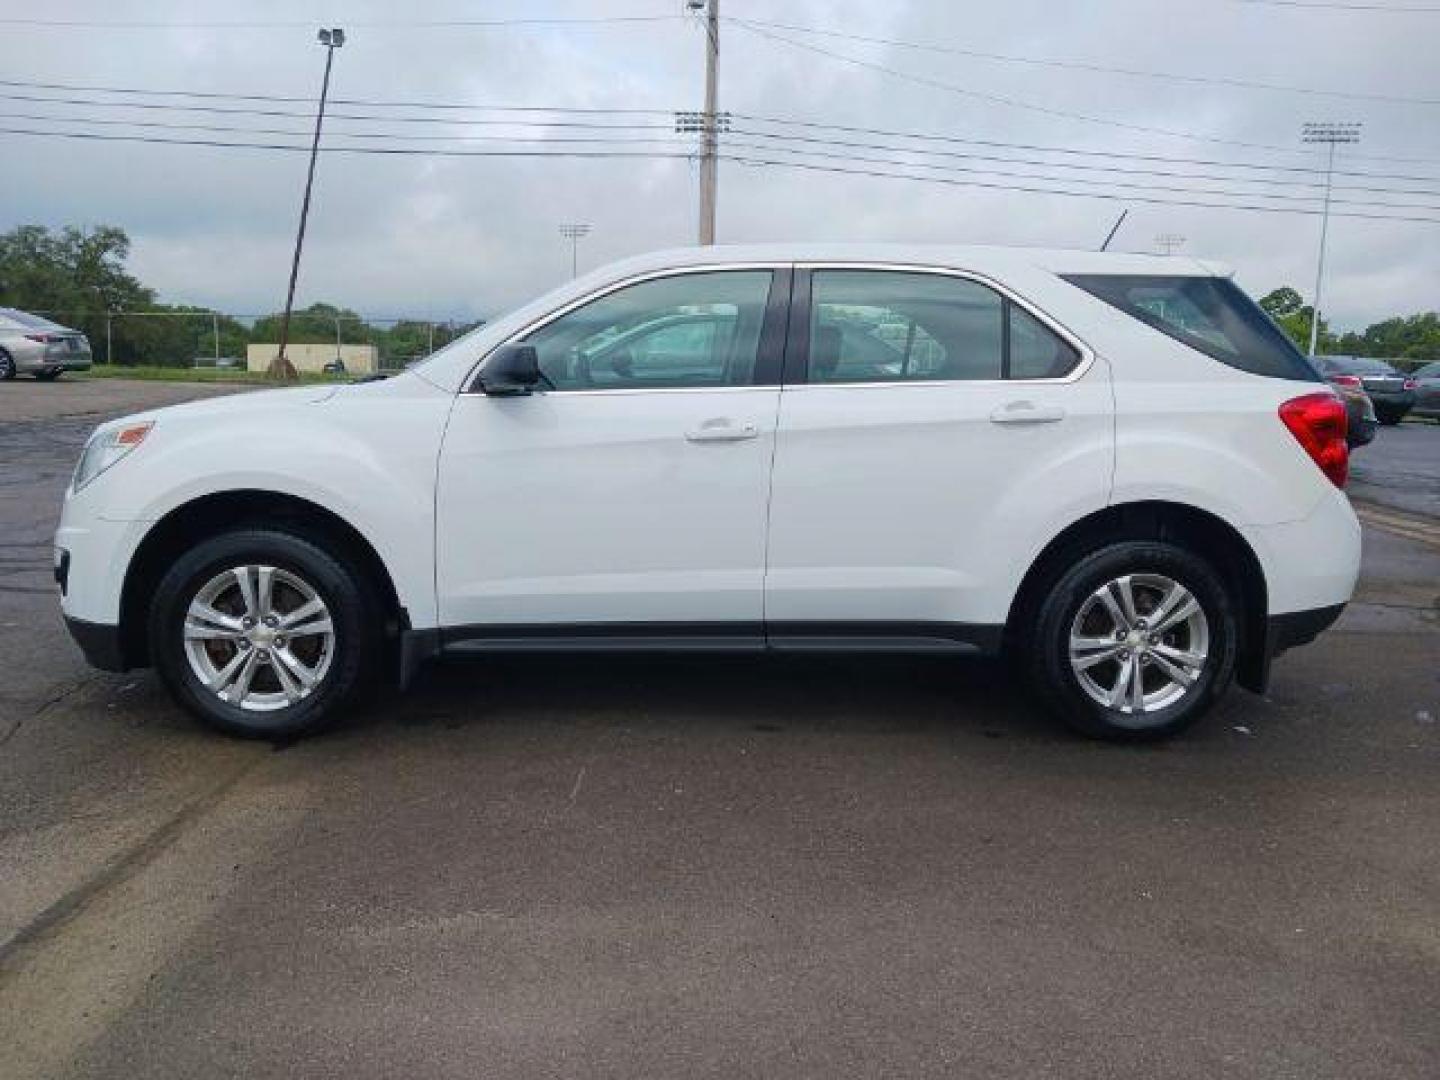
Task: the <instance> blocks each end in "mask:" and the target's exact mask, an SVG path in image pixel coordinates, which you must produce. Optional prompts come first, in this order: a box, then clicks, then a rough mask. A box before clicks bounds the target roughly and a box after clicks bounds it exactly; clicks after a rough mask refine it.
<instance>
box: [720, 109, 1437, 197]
mask: <svg viewBox="0 0 1440 1080" xmlns="http://www.w3.org/2000/svg"><path fill="white" fill-rule="evenodd" d="M731 116H732V117H734V118H737V119H741V120H752V121H754V122H756V123H760V124H774V125H776V126H790V127H798V128H803V129H810V130H819V131H840V132H845V133H848V134H853V135H878V136H881V137H887V138H896V139H913V140H916V141H920V142H938V143H945V144H949V145H960V146H988V147H994V148H1003V149H1012V150H1026V151H1034V152H1036V153H1046V154H1062V155H1066V156H1078V157H1090V158H1097V157H1098V158H1106V159H1111V158H1119V159H1121V160H1130V161H1151V162H1168V163H1170V164H1175V165H1207V166H1215V167H1217V168H1232V169H1258V170H1264V171H1267V172H1288V173H1309V174H1311V175H1315V176H1319V175H1322V174H1323V173H1324V170H1323V169H1317V168H1316V167H1315V166H1314V165H1275V164H1270V163H1266V162H1250V161H1223V160H1216V159H1214V158H1189V157H1171V156H1168V155H1163V154H1137V153H1134V152H1131V151H1123V150H1080V149H1077V148H1075V147H1069V146H1053V145H1050V146H1047V145H1045V144H1042V143H1012V142H1003V141H999V140H994V139H973V138H964V137H961V136H959V135H938V134H934V133H930V132H916V131H893V130H889V129H886V128H873V127H861V126H857V125H853V124H832V123H826V122H823V121H818V120H791V119H784V118H780V117H771V116H761V115H759V114H756V113H742V112H737V113H731ZM1356 156H1358V155H1356ZM1406 160H1409V159H1406ZM1416 160H1428V159H1416ZM1437 163H1440V161H1437ZM1335 175H1336V176H1354V177H1368V178H1370V179H1375V180H1412V181H1416V182H1421V183H1423V182H1427V181H1432V180H1440V177H1437V176H1405V175H1399V174H1392V173H1375V172H1353V171H1351V172H1341V171H1340V170H1339V169H1336V170H1335Z"/></svg>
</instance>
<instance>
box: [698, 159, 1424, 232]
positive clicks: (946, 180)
mask: <svg viewBox="0 0 1440 1080" xmlns="http://www.w3.org/2000/svg"><path fill="white" fill-rule="evenodd" d="M721 156H722V157H724V158H725V159H726V160H727V161H734V162H736V163H738V164H741V165H758V166H776V167H779V168H788V169H803V170H805V171H807V172H820V173H841V174H844V175H848V176H871V177H876V178H879V179H889V180H918V181H922V182H927V183H935V184H947V185H949V186H952V187H977V188H988V189H992V190H998V191H1018V192H1023V193H1026V194H1032V195H1067V196H1074V197H1077V198H1084V199H1103V200H1105V201H1106V202H1125V203H1132V202H1139V203H1148V204H1151V205H1154V206H1185V207H1196V208H1200V209H1206V210H1245V211H1252V212H1256V213H1266V214H1303V215H1305V216H1307V217H1310V216H1316V215H1318V214H1319V213H1320V211H1319V210H1310V209H1305V208H1304V207H1293V206H1287V207H1280V206H1258V205H1247V204H1244V203H1216V202H1200V201H1193V200H1184V199H1157V198H1152V197H1150V196H1145V195H1110V194H1107V193H1105V192H1103V191H1069V190H1065V189H1061V188H1049V187H1026V186H1021V185H1017V184H1000V183H994V184H992V183H988V182H986V181H983V180H957V179H955V178H953V177H948V176H914V175H910V174H906V173H894V172H881V171H878V170H874V169H847V168H844V167H842V166H838V165H815V164H811V163H808V162H801V161H778V160H775V159H767V158H757V157H750V156H743V157H742V156H736V155H732V154H722V155H721ZM1332 216H1334V217H1349V218H1361V219H1365V220H1370V221H1398V222H1418V223H1423V224H1428V225H1440V217H1410V216H1400V215H1390V214H1365V213H1359V212H1357V211H1349V210H1347V211H1345V212H1343V213H1340V212H1335V211H1332Z"/></svg>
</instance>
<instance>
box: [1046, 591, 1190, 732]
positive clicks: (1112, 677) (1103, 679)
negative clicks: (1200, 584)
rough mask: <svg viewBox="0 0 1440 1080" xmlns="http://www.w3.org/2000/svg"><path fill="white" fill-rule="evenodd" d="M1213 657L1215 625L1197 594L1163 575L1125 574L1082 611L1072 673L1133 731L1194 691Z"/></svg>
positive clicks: (1073, 635) (1073, 637)
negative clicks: (1211, 647)
mask: <svg viewBox="0 0 1440 1080" xmlns="http://www.w3.org/2000/svg"><path fill="white" fill-rule="evenodd" d="M1209 658H1210V624H1209V621H1208V620H1207V619H1206V617H1205V611H1204V609H1203V608H1201V606H1200V602H1199V601H1198V600H1196V598H1195V596H1194V594H1193V593H1191V592H1190V590H1189V589H1187V588H1186V587H1185V586H1184V585H1181V584H1180V583H1179V582H1178V581H1175V580H1173V579H1171V578H1168V577H1165V576H1164V575H1161V574H1125V575H1123V576H1121V577H1117V578H1114V579H1112V580H1110V581H1107V582H1105V583H1104V584H1103V585H1101V586H1100V587H1099V588H1098V589H1096V590H1095V591H1094V592H1093V593H1091V594H1090V595H1089V596H1088V597H1087V598H1086V599H1085V601H1084V602H1083V603H1082V604H1081V605H1080V609H1079V610H1078V611H1077V612H1076V613H1075V618H1074V620H1073V621H1072V622H1071V625H1070V669H1071V671H1073V672H1074V674H1075V677H1076V679H1077V681H1078V682H1079V683H1080V688H1081V689H1082V690H1084V691H1085V693H1086V694H1087V695H1088V696H1089V697H1090V698H1091V699H1092V700H1094V701H1096V702H1097V703H1099V704H1100V705H1103V706H1104V707H1105V708H1107V709H1110V710H1113V711H1114V712H1117V713H1120V714H1121V715H1122V717H1124V718H1125V719H1124V722H1126V723H1127V725H1128V726H1134V727H1141V726H1144V724H1145V722H1146V717H1147V714H1154V713H1157V712H1159V711H1160V710H1162V709H1166V708H1168V707H1170V706H1172V705H1174V704H1176V703H1177V702H1178V701H1180V700H1181V699H1182V698H1183V697H1185V695H1186V694H1188V693H1190V691H1191V690H1192V689H1193V688H1194V686H1195V685H1196V683H1197V682H1198V681H1199V679H1200V677H1201V675H1202V673H1203V672H1204V670H1205V665H1206V663H1207V661H1208V660H1209Z"/></svg>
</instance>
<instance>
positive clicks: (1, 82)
mask: <svg viewBox="0 0 1440 1080" xmlns="http://www.w3.org/2000/svg"><path fill="white" fill-rule="evenodd" d="M0 86H13V87H19V88H20V89H26V90H65V91H73V92H75V93H82V94H118V95H124V96H131V95H133V96H138V97H178V98H195V99H197V100H227V101H268V102H279V103H282V104H292V105H293V104H300V105H308V104H310V103H311V101H312V100H313V99H311V98H308V97H304V96H300V95H286V94H237V93H234V92H219V91H213V90H208V91H207V90H143V89H140V88H138V87H133V86H94V85H84V84H77V83H51V82H30V81H25V80H18V79H0ZM330 100H331V101H333V102H335V103H336V104H337V105H361V106H367V107H371V108H383V109H436V110H450V111H464V112H477V111H480V112H514V113H593V114H620V113H633V114H647V115H651V116H667V117H668V116H669V115H670V114H671V112H672V111H673V110H671V109H637V108H605V107H604V106H585V107H577V106H573V105H472V104H467V103H464V102H453V101H377V100H375V99H373V98H339V97H337V98H331V99H330ZM116 104H119V103H118V102H117V103H116ZM175 107H176V108H180V107H181V106H175ZM306 115H308V114H306Z"/></svg>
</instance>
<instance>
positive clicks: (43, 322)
mask: <svg viewBox="0 0 1440 1080" xmlns="http://www.w3.org/2000/svg"><path fill="white" fill-rule="evenodd" d="M0 321H5V322H10V323H13V324H14V325H16V326H23V327H25V328H26V329H27V330H64V329H65V327H63V326H61V325H60V324H59V323H56V322H51V321H50V320H49V319H42V318H41V317H40V316H39V315H31V314H30V313H29V312H26V311H17V310H16V309H15V308H0Z"/></svg>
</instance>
